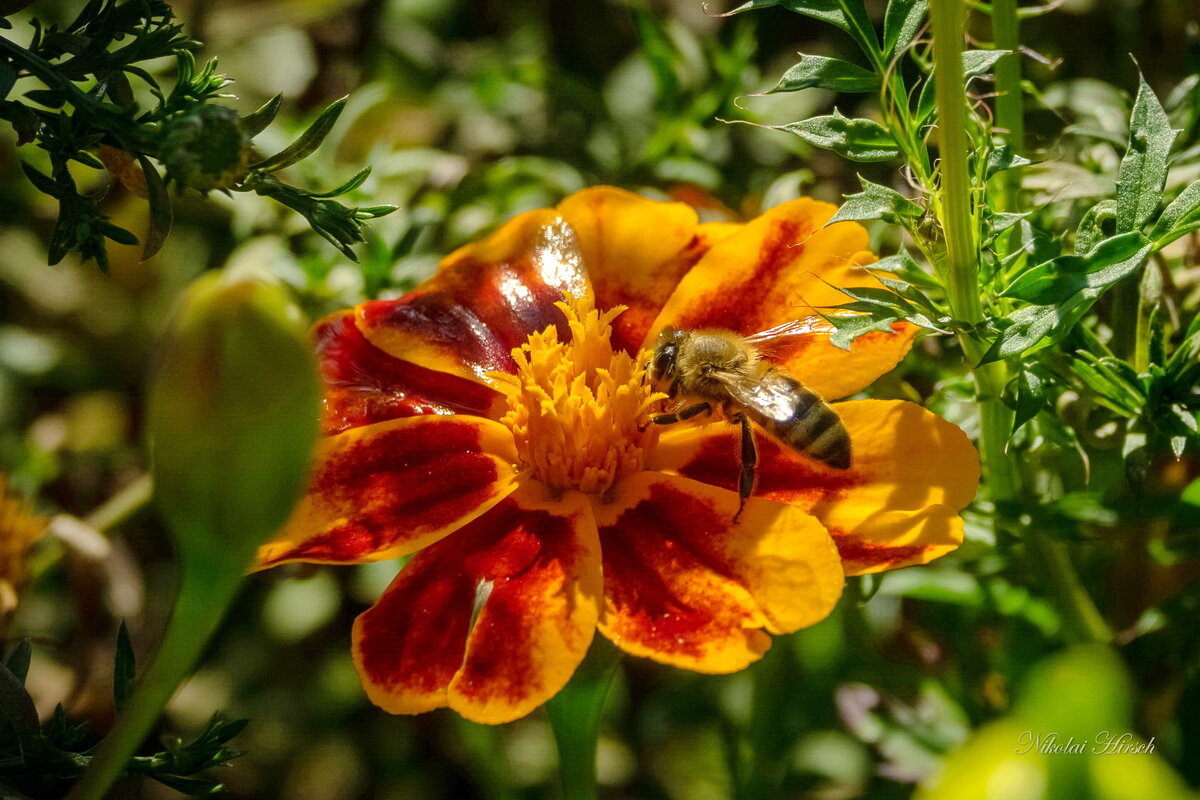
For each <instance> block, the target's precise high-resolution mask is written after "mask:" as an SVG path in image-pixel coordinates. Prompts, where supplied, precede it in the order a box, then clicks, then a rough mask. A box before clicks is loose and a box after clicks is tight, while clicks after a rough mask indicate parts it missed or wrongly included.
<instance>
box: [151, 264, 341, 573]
mask: <svg viewBox="0 0 1200 800" xmlns="http://www.w3.org/2000/svg"><path fill="white" fill-rule="evenodd" d="M305 327H306V326H305V325H304V323H303V320H302V316H301V314H300V312H299V310H298V309H297V308H296V307H295V305H293V304H292V303H291V302H290V301H289V299H288V298H287V296H286V295H285V294H284V292H283V290H282V289H280V288H279V287H277V286H273V285H269V284H266V283H263V282H261V281H255V280H245V279H240V278H232V277H231V276H228V275H226V274H223V273H210V274H207V275H204V276H203V277H201V278H200V279H199V280H197V281H196V282H195V283H194V284H193V285H192V286H191V287H190V288H189V289H188V291H187V292H186V294H185V296H184V298H183V302H182V306H181V308H180V309H179V312H178V314H177V317H176V319H175V321H174V324H173V326H172V329H171V330H170V332H169V334H168V336H167V340H166V344H165V347H164V349H163V352H162V357H161V361H160V364H159V367H158V370H157V374H156V375H155V377H154V380H153V383H152V385H151V388H150V407H149V423H148V427H149V435H150V444H151V448H152V457H153V462H154V463H153V469H154V481H155V494H156V497H157V499H158V501H159V504H160V506H161V508H162V511H163V514H164V516H165V517H166V519H167V522H168V523H169V525H170V527H171V528H172V530H173V532H174V534H175V536H176V539H177V542H178V546H179V549H180V551H181V556H182V557H183V559H184V564H185V569H186V568H187V567H188V566H195V564H196V563H198V564H202V565H205V567H217V568H219V569H222V570H226V572H227V574H228V573H229V572H230V571H232V573H233V574H238V573H240V571H241V570H242V569H244V568H245V567H246V566H247V565H248V564H249V562H250V560H251V558H252V557H253V555H254V552H255V550H256V548H257V547H258V545H260V544H261V543H263V542H264V541H266V540H267V539H268V538H269V537H270V536H271V534H272V533H274V532H275V530H276V529H277V528H279V526H280V525H282V524H283V522H284V521H285V520H286V519H287V517H288V515H289V513H290V512H291V509H292V507H293V505H294V504H295V502H296V500H297V498H298V496H299V494H300V492H301V490H302V489H303V488H304V483H305V480H306V479H307V476H308V469H309V461H310V458H311V455H312V449H313V446H314V445H315V443H316V437H317V420H318V417H319V413H320V396H321V390H320V383H319V380H318V378H317V371H316V365H315V362H314V358H313V355H312V348H311V345H310V343H309V341H308V337H307V335H306V331H305ZM189 561H191V562H195V563H193V564H189V563H188V562H189ZM202 568H204V567H202Z"/></svg>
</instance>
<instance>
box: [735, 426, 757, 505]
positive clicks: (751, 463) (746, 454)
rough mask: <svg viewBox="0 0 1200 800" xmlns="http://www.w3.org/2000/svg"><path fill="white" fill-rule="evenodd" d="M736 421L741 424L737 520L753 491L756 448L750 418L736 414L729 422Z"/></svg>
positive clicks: (755, 470)
mask: <svg viewBox="0 0 1200 800" xmlns="http://www.w3.org/2000/svg"><path fill="white" fill-rule="evenodd" d="M734 421H736V422H738V423H740V424H741V426H742V471H741V474H740V475H739V476H738V501H739V502H738V510H737V513H736V514H734V515H733V521H734V522H737V521H738V517H740V516H742V511H743V510H744V509H745V508H746V500H747V499H748V498H749V497H750V495H751V494H753V493H754V479H755V476H756V473H757V470H758V448H757V447H756V446H755V444H754V431H753V430H752V429H751V428H750V418H749V417H747V416H746V415H745V414H738V415H736V419H731V420H730V422H734Z"/></svg>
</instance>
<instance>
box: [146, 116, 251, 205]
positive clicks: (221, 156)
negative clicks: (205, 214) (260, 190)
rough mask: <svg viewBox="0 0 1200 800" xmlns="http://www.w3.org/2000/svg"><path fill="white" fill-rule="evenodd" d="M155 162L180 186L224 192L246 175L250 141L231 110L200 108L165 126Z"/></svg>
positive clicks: (178, 117)
mask: <svg viewBox="0 0 1200 800" xmlns="http://www.w3.org/2000/svg"><path fill="white" fill-rule="evenodd" d="M159 159H160V160H161V161H162V162H163V164H164V165H165V166H166V168H167V178H168V179H169V180H172V181H175V182H176V183H177V184H179V185H180V186H189V187H191V188H193V189H196V190H197V191H201V192H207V191H210V190H212V189H228V188H229V187H231V186H233V185H234V184H235V183H237V182H238V181H240V180H241V179H242V178H243V177H245V175H246V170H247V167H248V165H249V163H250V137H249V136H248V135H247V134H246V131H245V129H244V128H243V127H242V124H241V121H240V119H239V118H238V115H237V112H236V111H234V110H233V109H232V108H226V107H225V106H214V105H204V106H200V107H198V108H195V109H193V110H191V111H188V112H187V113H184V114H180V115H178V116H176V117H172V118H171V119H170V120H168V121H167V122H166V123H165V125H164V127H163V132H162V148H161V150H160V156H159Z"/></svg>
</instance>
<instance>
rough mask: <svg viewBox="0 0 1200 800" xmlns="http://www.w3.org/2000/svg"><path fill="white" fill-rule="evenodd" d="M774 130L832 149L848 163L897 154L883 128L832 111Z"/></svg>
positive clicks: (898, 153) (889, 136)
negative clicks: (847, 160)
mask: <svg viewBox="0 0 1200 800" xmlns="http://www.w3.org/2000/svg"><path fill="white" fill-rule="evenodd" d="M776 130H782V131H787V132H788V133H794V134H796V135H797V136H799V137H800V138H801V139H803V140H804V141H806V142H808V143H809V144H812V145H815V146H817V147H822V148H825V149H826V150H833V151H834V152H836V153H838V154H839V155H841V156H844V157H845V158H848V159H850V160H851V161H862V162H867V163H870V162H876V161H890V160H891V159H893V158H896V157H897V156H899V155H900V148H899V147H898V146H897V145H896V140H895V139H893V138H892V135H891V133H889V132H888V129H887V128H885V127H883V126H882V125H880V124H879V123H878V122H875V121H874V120H869V119H851V118H848V117H844V116H842V115H841V113H839V112H838V110H837V109H836V108H835V109H834V110H833V114H831V115H829V116H824V117H811V118H809V119H806V120H801V121H800V122H791V123H788V124H787V125H779V126H776Z"/></svg>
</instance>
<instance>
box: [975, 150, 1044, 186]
mask: <svg viewBox="0 0 1200 800" xmlns="http://www.w3.org/2000/svg"><path fill="white" fill-rule="evenodd" d="M1032 163H1033V162H1032V161H1030V160H1029V159H1028V158H1025V157H1023V156H1019V155H1017V154H1016V153H1014V152H1013V149H1012V147H1010V146H1009V145H1008V144H1006V143H1001V144H998V145H996V146H995V147H993V148H992V149H991V151H989V152H988V157H987V165H986V166H985V167H984V172H985V174H986V177H987V178H988V179H989V180H990V179H991V178H992V177H993V176H995V175H997V174H998V173H1001V172H1004V171H1005V170H1009V169H1016V168H1017V167H1027V166H1029V165H1030V164H1032Z"/></svg>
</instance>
